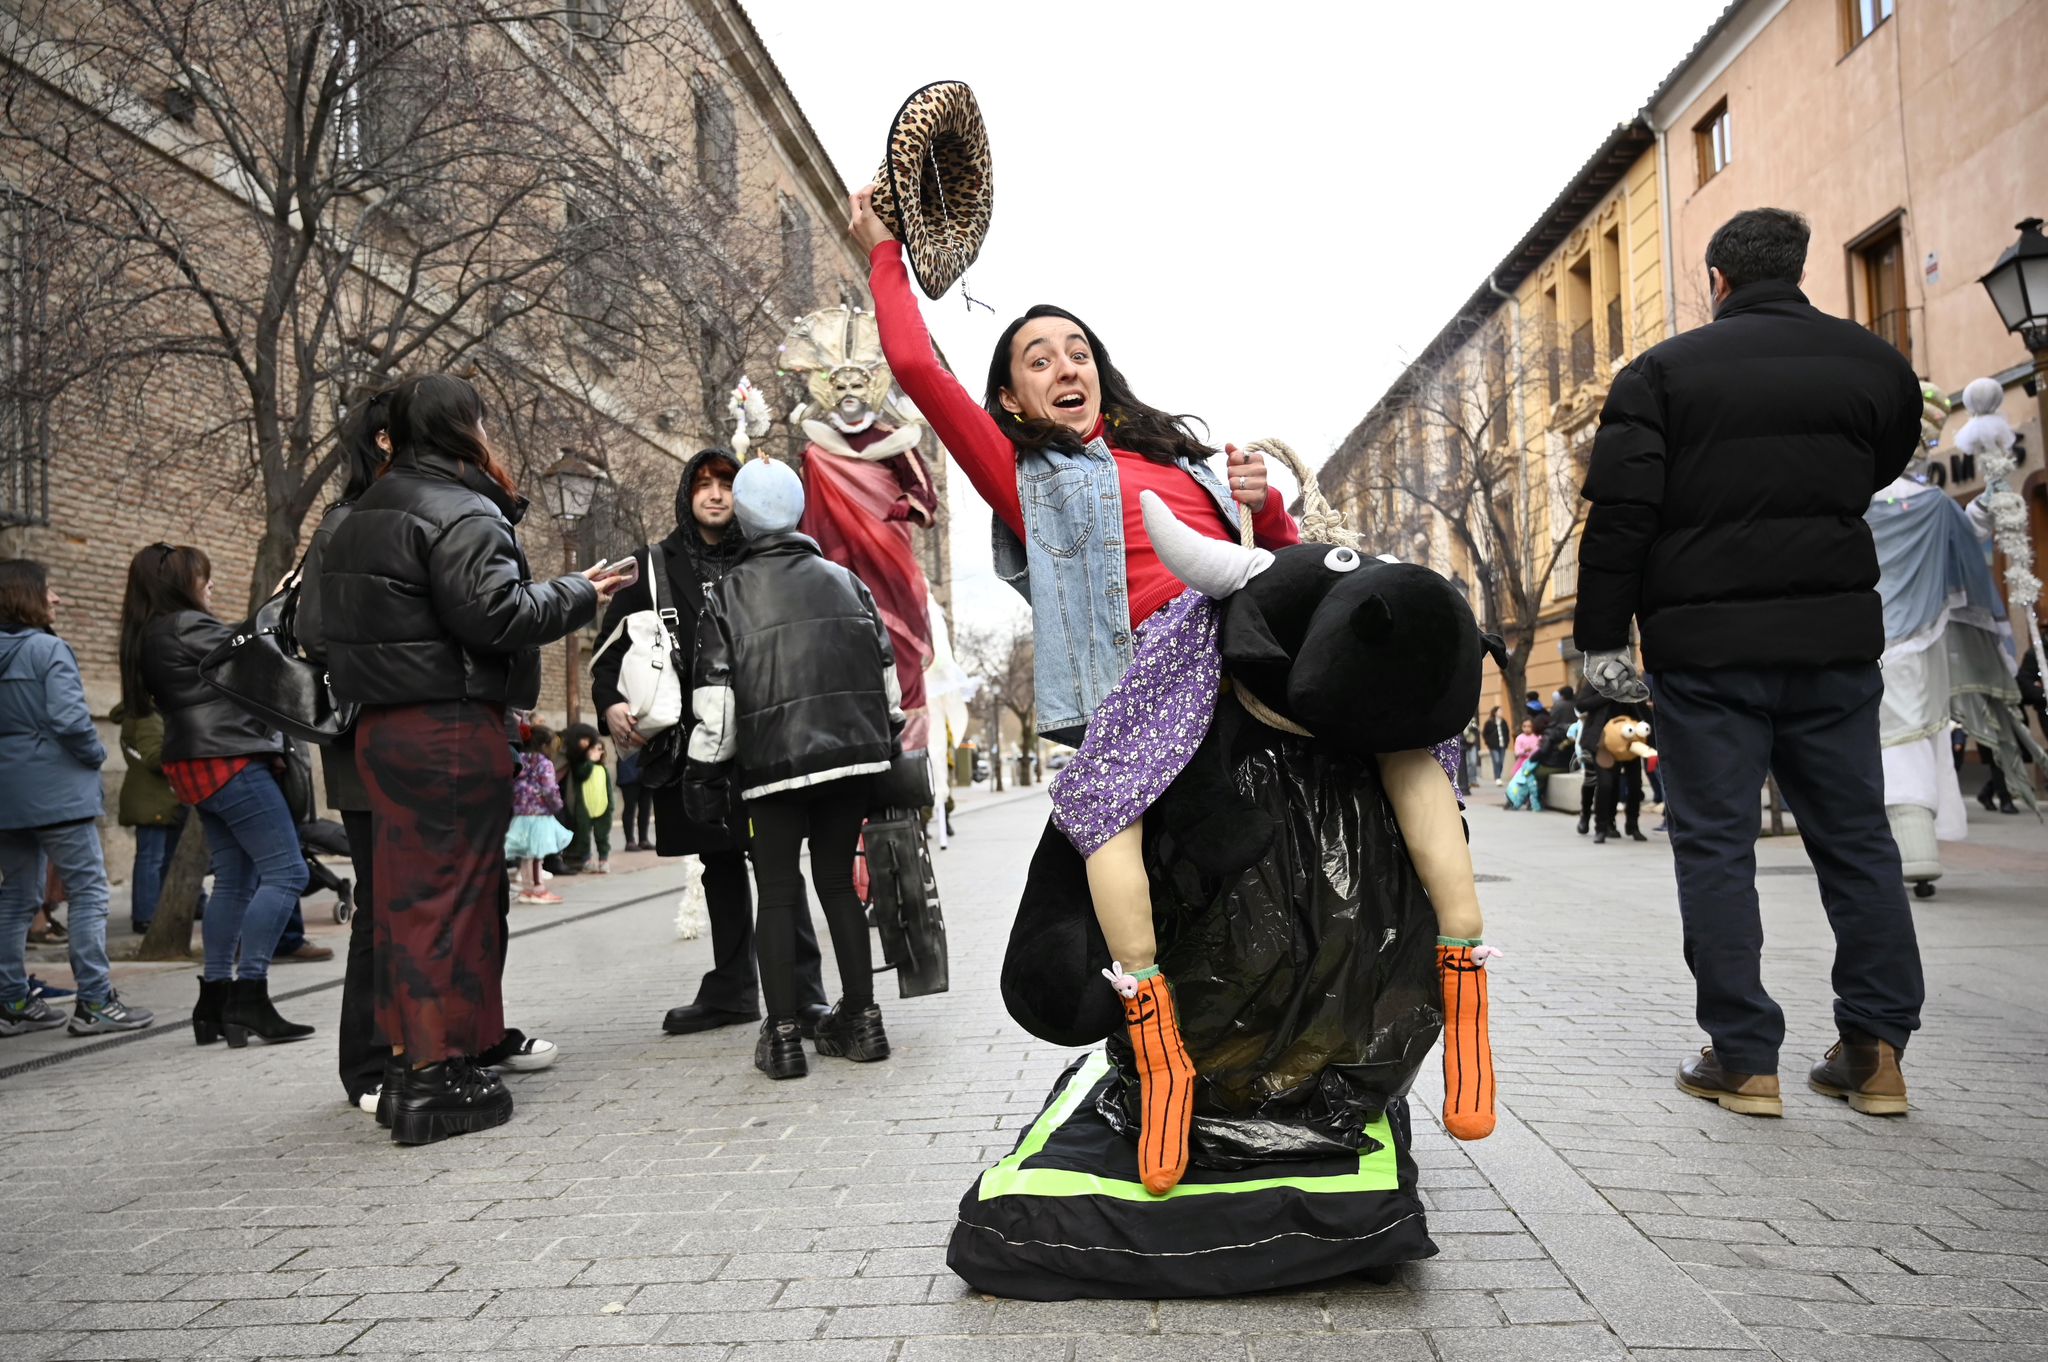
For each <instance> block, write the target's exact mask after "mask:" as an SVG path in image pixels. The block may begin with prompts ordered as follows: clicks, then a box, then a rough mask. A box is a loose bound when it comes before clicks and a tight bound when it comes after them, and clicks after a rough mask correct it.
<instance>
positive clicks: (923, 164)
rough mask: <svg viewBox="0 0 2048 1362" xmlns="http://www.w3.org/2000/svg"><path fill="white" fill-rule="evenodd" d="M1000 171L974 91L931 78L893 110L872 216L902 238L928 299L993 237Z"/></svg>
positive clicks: (955, 277) (944, 287) (945, 286)
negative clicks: (992, 157) (991, 217)
mask: <svg viewBox="0 0 2048 1362" xmlns="http://www.w3.org/2000/svg"><path fill="white" fill-rule="evenodd" d="M994 203H995V170H994V167H993V166H991V165H990V163H989V155H988V129H987V128H986V127H984V126H983V125H982V121H981V106H980V105H978V104H976V103H975V102H974V92H973V91H972V90H970V89H968V88H967V86H966V85H965V84H964V83H963V82H961V81H957V80H941V81H934V82H933V83H932V84H930V85H927V86H925V87H924V88H923V89H921V90H919V91H918V92H917V93H916V94H913V95H912V96H911V97H910V98H909V99H906V100H905V101H903V107H902V108H901V109H899V110H897V111H896V118H895V121H894V122H892V123H891V124H890V125H889V144H888V150H887V151H886V152H885V153H884V154H883V157H882V168H881V169H880V170H878V171H876V172H875V198H874V206H875V215H876V216H877V217H879V218H881V220H882V222H883V223H884V224H885V225H887V227H888V228H889V230H890V231H891V232H893V233H895V234H896V237H897V239H898V240H900V241H901V242H902V243H903V250H904V254H905V255H907V256H908V257H909V258H910V268H911V271H912V272H913V273H915V274H916V275H917V282H918V284H919V286H920V287H922V288H923V289H924V291H925V295H926V296H927V297H930V298H937V297H938V296H939V295H941V294H943V293H944V292H945V291H946V290H947V289H949V288H951V287H953V284H954V282H955V281H956V280H958V279H959V278H960V276H961V274H962V273H964V272H965V271H966V269H967V267H968V266H969V265H971V264H973V263H974V257H975V256H976V255H978V254H979V253H980V252H981V239H982V238H983V237H984V236H986V235H987V234H988V220H989V214H990V212H991V211H992V209H993V207H994Z"/></svg>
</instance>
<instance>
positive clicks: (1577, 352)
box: [1572, 322, 1593, 385]
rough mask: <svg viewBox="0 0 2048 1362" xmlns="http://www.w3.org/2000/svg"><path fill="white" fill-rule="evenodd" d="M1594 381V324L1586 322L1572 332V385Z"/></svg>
mask: <svg viewBox="0 0 2048 1362" xmlns="http://www.w3.org/2000/svg"><path fill="white" fill-rule="evenodd" d="M1592 381H1593V323H1591V322H1586V323H1585V324H1583V325H1582V326H1580V327H1579V328H1578V330H1576V331H1574V332H1572V383H1573V384H1574V385H1577V384H1580V383H1591V382H1592Z"/></svg>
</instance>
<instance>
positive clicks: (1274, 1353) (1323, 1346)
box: [1141, 1330, 1436, 1362]
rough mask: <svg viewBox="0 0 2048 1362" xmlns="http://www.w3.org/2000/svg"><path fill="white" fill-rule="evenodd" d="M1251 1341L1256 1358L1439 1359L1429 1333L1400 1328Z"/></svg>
mask: <svg viewBox="0 0 2048 1362" xmlns="http://www.w3.org/2000/svg"><path fill="white" fill-rule="evenodd" d="M1251 1345H1252V1356H1253V1358H1255V1359H1256V1362H1435V1358H1436V1351H1435V1350H1434V1349H1433V1348H1431V1347H1430V1346H1429V1337H1428V1335H1426V1334H1420V1333H1412V1332H1407V1331H1399V1330H1396V1331H1378V1332H1371V1333H1343V1334H1256V1335H1254V1336H1253V1337H1252V1339H1251ZM1141 1356H1142V1354H1141Z"/></svg>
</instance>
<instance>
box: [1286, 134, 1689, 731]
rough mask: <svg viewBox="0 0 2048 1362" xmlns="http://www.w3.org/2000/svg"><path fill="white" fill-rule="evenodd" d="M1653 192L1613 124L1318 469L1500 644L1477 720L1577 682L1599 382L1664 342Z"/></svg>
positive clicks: (1343, 501)
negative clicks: (1506, 653)
mask: <svg viewBox="0 0 2048 1362" xmlns="http://www.w3.org/2000/svg"><path fill="white" fill-rule="evenodd" d="M1659 186H1660V176H1659V175H1658V167H1657V151H1656V140H1655V137H1654V134H1652V133H1651V131H1650V129H1649V127H1648V126H1647V125H1646V124H1645V123H1643V122H1641V121H1640V120H1637V121H1632V122H1630V123H1627V124H1624V125H1622V126H1621V127H1618V128H1616V129H1615V130H1614V132H1613V133H1611V134H1610V135H1609V136H1608V138H1607V139H1606V141H1605V142H1604V143H1603V144H1602V145H1601V147H1600V148H1599V149H1598V150H1597V151H1596V152H1595V153H1594V155H1593V156H1592V157H1591V158H1590V159H1589V160H1588V161H1587V162H1586V164H1585V165H1584V166H1583V167H1582V168H1581V169H1580V171H1579V173H1578V174H1577V175H1576V176H1574V177H1573V179H1572V181H1571V182H1570V183H1569V184H1568V185H1567V186H1566V187H1565V189H1564V191H1563V192H1562V193H1561V194H1560V195H1559V196H1558V197H1557V199H1556V200H1554V201H1553V202H1552V203H1551V205H1550V206H1549V207H1548V208H1547V209H1546V210H1545V211H1544V213H1543V215H1542V216H1541V217H1540V218H1539V219H1538V220H1537V221H1536V223H1535V224H1534V225H1533V226H1532V227H1531V228H1530V229H1529V231H1528V232H1527V233H1525V234H1524V236H1523V238H1522V239H1521V241H1519V242H1517V243H1516V244H1515V246H1514V248H1513V249H1512V250H1510V251H1509V252H1508V254H1507V255H1506V256H1505V257H1503V258H1502V259H1501V261H1500V262H1499V263H1498V264H1497V265H1496V266H1495V267H1494V268H1493V269H1492V270H1491V271H1489V272H1488V274H1487V276H1486V278H1485V279H1484V280H1482V281H1481V283H1480V285H1479V287H1478V288H1476V289H1475V290H1474V291H1473V293H1472V294H1471V296H1470V297H1469V298H1468V300H1467V301H1466V303H1465V305H1464V306H1462V307H1461V308H1459V309H1458V311H1457V312H1456V313H1455V314H1454V315H1453V316H1452V318H1451V319H1450V321H1449V322H1447V323H1446V324H1445V326H1444V328H1443V329H1442V330H1441V331H1440V332H1438V334H1437V336H1436V337H1435V338H1434V339H1433V340H1432V341H1431V342H1430V344H1429V345H1428V346H1427V347H1425V348H1424V350H1423V353H1422V354H1421V355H1420V356H1419V357H1418V358H1417V360H1416V361H1415V362H1414V363H1413V364H1411V365H1410V366H1409V367H1408V369H1407V370H1405V371H1404V372H1403V373H1402V375H1401V377H1400V378H1399V379H1398V380H1396V382H1395V383H1394V384H1393V386H1392V387H1390V388H1389V389H1388V391H1387V393H1386V394H1385V396H1383V397H1382V398H1381V399H1380V400H1379V402H1378V403H1376V404H1375V405H1374V407H1373V408H1372V410H1371V411H1370V412H1368V413H1367V415H1366V417H1365V419H1364V420H1363V421H1361V422H1360V423H1359V424H1358V426H1357V427H1356V428H1354V429H1353V431H1352V432H1351V434H1350V435H1348V436H1347V437H1346V438H1345V440H1344V442H1343V443H1342V444H1341V445H1340V446H1339V447H1338V449H1337V452H1336V453H1335V454H1334V455H1332V457H1331V458H1330V459H1329V461H1328V462H1327V463H1325V465H1324V466H1323V469H1322V471H1321V473H1320V474H1319V482H1320V484H1321V486H1322V488H1323V491H1324V493H1325V495H1327V496H1328V497H1329V498H1330V500H1331V502H1332V503H1333V504H1335V505H1337V506H1338V507H1340V508H1341V509H1343V510H1344V511H1345V512H1346V513H1347V515H1348V516H1349V518H1350V519H1351V522H1352V523H1353V524H1356V525H1360V526H1363V527H1365V528H1366V531H1367V536H1368V540H1369V542H1370V543H1371V544H1372V545H1373V546H1374V547H1375V548H1378V549H1381V550H1384V551H1389V552H1393V553H1395V554H1397V555H1398V556H1400V557H1402V558H1405V559H1408V560H1410V561H1415V562H1421V563H1425V564H1427V565H1428V566H1429V567H1431V568H1434V569H1435V570H1437V571H1439V572H1442V573H1443V574H1444V575H1445V576H1447V577H1449V578H1450V579H1451V580H1452V581H1453V582H1455V583H1457V584H1458V585H1459V587H1460V588H1461V589H1462V590H1463V591H1465V593H1466V595H1467V598H1468V599H1469V600H1470V601H1471V602H1472V607H1473V611H1474V613H1475V614H1476V615H1477V616H1478V617H1479V619H1480V622H1481V625H1482V627H1484V628H1486V629H1487V630H1488V631H1489V632H1493V633H1498V634H1500V635H1501V636H1502V638H1503V639H1504V640H1505V641H1506V642H1507V643H1508V646H1509V649H1510V653H1511V662H1510V664H1509V667H1508V668H1507V669H1506V671H1505V673H1504V672H1503V671H1502V669H1500V668H1499V667H1497V666H1495V665H1494V664H1493V663H1492V662H1490V661H1489V662H1488V664H1487V675H1486V682H1485V690H1484V693H1483V697H1482V700H1481V705H1480V712H1481V714H1482V715H1483V714H1485V713H1486V712H1487V711H1488V710H1489V709H1490V708H1491V707H1492V706H1493V705H1496V704H1498V705H1500V706H1501V708H1502V711H1503V713H1505V714H1508V715H1510V716H1512V715H1514V714H1515V713H1516V712H1517V711H1518V710H1519V708H1520V705H1521V699H1520V694H1521V692H1522V691H1524V690H1536V691H1538V692H1539V693H1540V694H1542V695H1543V696H1544V697H1546V699H1547V697H1548V696H1549V695H1550V693H1551V692H1552V691H1554V690H1556V689H1558V688H1560V687H1576V685H1577V683H1578V674H1577V667H1576V663H1575V654H1574V652H1573V649H1572V647H1571V641H1570V639H1571V611H1572V605H1573V601H1574V598H1575V596H1576V593H1577V582H1578V533H1579V527H1580V525H1581V523H1582V521H1583V519H1584V512H1583V502H1582V501H1581V499H1580V497H1579V486H1580V483H1581V482H1582V481H1583V477H1584V470H1585V464H1586V459H1587V456H1588V455H1589V454H1590V452H1591V448H1592V437H1593V433H1594V431H1595V429H1596V428H1597V426H1598V423H1599V414H1600V407H1601V404H1602V402H1603V401H1604V400H1605V399H1606V395H1607V388H1608V385H1609V383H1610V382H1611V381H1612V378H1613V375H1614V373H1615V372H1616V370H1618V369H1619V368H1621V367H1622V366H1623V365H1625V364H1627V363H1628V362H1629V361H1630V360H1631V359H1633V358H1634V357H1635V356H1636V355H1638V354H1640V353H1641V352H1642V351H1643V350H1644V349H1646V348H1648V347H1649V346H1650V345H1653V344H1655V343H1656V342H1657V341H1659V340H1662V339H1663V338H1664V336H1665V335H1666V334H1667V326H1668V317H1669V309H1668V308H1667V306H1666V302H1665V293H1664V287H1663V280H1664V257H1663V245H1662V243H1663V237H1662V223H1663V220H1664V215H1663V207H1662V203H1661V201H1660V198H1659Z"/></svg>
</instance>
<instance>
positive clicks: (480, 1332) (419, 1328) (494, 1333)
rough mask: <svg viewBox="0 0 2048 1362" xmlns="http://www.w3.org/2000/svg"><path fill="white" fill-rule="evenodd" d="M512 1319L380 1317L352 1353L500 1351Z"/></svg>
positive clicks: (363, 1334) (365, 1332) (349, 1348)
mask: <svg viewBox="0 0 2048 1362" xmlns="http://www.w3.org/2000/svg"><path fill="white" fill-rule="evenodd" d="M512 1329H513V1325H512V1322H511V1321H509V1320H496V1319H489V1320H379V1321H378V1322H377V1323H375V1324H372V1325H371V1326H370V1327H369V1328H368V1329H366V1330H365V1331H364V1332H363V1333H362V1334H361V1335H359V1336H358V1337H357V1338H356V1339H355V1341H354V1342H352V1343H350V1344H349V1345H348V1348H347V1351H348V1352H350V1353H404V1354H421V1353H484V1352H488V1353H491V1354H493V1355H494V1356H495V1355H497V1354H499V1353H501V1352H502V1351H503V1349H502V1348H501V1346H500V1345H501V1344H503V1343H504V1342H505V1340H506V1339H508V1338H509V1337H510V1336H511V1334H512Z"/></svg>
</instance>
